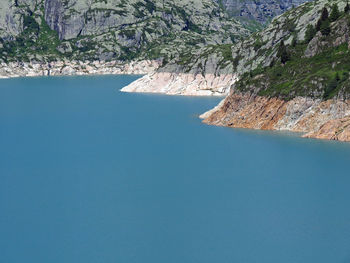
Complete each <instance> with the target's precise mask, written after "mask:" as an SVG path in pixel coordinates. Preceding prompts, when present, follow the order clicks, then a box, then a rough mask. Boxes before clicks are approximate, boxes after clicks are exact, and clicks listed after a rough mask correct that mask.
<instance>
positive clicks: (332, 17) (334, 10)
mask: <svg viewBox="0 0 350 263" xmlns="http://www.w3.org/2000/svg"><path fill="white" fill-rule="evenodd" d="M339 17H340V12H339V9H338V5H337V4H334V5H333V6H332V12H331V14H330V16H329V19H330V20H331V22H334V21H336V20H337V19H338V18H339Z"/></svg>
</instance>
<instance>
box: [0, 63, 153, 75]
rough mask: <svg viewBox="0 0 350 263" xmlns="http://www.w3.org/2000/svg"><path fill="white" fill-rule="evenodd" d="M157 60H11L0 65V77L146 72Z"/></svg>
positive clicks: (148, 71) (150, 69)
mask: <svg viewBox="0 0 350 263" xmlns="http://www.w3.org/2000/svg"><path fill="white" fill-rule="evenodd" d="M159 63H160V62H159V61H150V60H145V61H132V62H130V63H125V62H121V61H107V62H106V61H86V62H81V61H57V62H50V63H41V62H30V63H29V62H28V63H27V62H18V63H16V62H11V63H8V64H5V63H2V64H1V65H0V78H14V77H33V76H61V75H107V74H148V73H151V72H153V71H155V70H156V69H157V68H158V67H159Z"/></svg>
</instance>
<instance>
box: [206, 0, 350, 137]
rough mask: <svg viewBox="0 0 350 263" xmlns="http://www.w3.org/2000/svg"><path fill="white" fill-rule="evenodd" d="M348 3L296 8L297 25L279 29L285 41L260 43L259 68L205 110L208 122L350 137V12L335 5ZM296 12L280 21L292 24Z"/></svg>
mask: <svg viewBox="0 0 350 263" xmlns="http://www.w3.org/2000/svg"><path fill="white" fill-rule="evenodd" d="M345 5H346V1H341V0H339V1H327V0H320V1H316V2H315V3H310V4H307V5H304V6H302V7H300V8H298V9H297V10H293V11H291V13H294V14H296V13H298V14H299V16H297V17H296V20H294V23H295V24H294V26H293V27H290V28H291V29H293V30H289V31H290V33H289V34H287V33H286V32H287V31H288V30H287V31H286V30H282V31H279V32H280V33H281V34H277V36H278V39H279V41H276V42H275V44H274V46H273V48H272V50H271V51H270V52H269V53H266V52H265V48H264V46H266V44H264V45H262V46H261V47H259V48H257V49H256V52H257V53H254V54H258V55H256V56H259V54H260V56H261V57H263V58H264V59H263V60H262V59H256V61H257V63H255V64H254V66H251V67H250V68H253V67H254V70H253V71H250V72H249V71H246V73H244V74H243V75H241V77H240V80H239V81H237V82H236V83H235V84H234V85H233V86H232V88H231V92H230V94H229V95H228V97H227V98H226V99H225V100H224V101H222V103H221V104H220V105H219V106H218V107H216V108H215V109H214V110H212V111H210V112H208V113H206V114H204V115H203V118H205V122H206V123H209V124H214V125H223V126H229V127H240V128H254V129H277V130H291V131H298V132H304V133H307V134H306V135H305V136H306V137H316V138H322V139H334V140H344V141H349V140H350V100H349V99H350V84H349V83H350V13H349V12H347V13H344V12H334V11H331V10H336V9H337V8H336V6H337V7H338V8H339V9H340V10H344V7H345ZM322 9H323V10H322ZM348 9H349V8H348ZM324 10H327V11H324ZM321 13H322V15H321ZM328 13H330V15H329V16H328ZM324 14H327V15H326V16H325V15H324ZM290 15H291V14H288V13H287V14H285V15H283V16H282V17H280V18H278V19H276V20H275V21H274V22H273V25H274V27H275V28H289V26H288V25H289V24H290V20H289V19H290ZM321 17H322V19H321ZM310 18H313V19H311V20H310ZM278 21H283V22H282V23H278ZM305 21H312V23H310V24H309V23H306V24H305ZM318 21H319V22H318ZM300 24H305V26H304V27H300V26H299V25H300ZM306 25H309V26H306ZM310 25H314V26H313V27H311V26H310ZM271 29H272V28H271ZM271 32H273V30H271ZM275 32H276V30H275ZM266 33H267V32H266ZM257 36H259V34H258V35H257ZM260 36H261V35H260ZM275 39H276V38H275ZM252 58H256V57H255V56H252ZM247 62H248V64H249V65H252V63H249V61H247ZM247 62H245V63H247ZM259 62H260V63H259Z"/></svg>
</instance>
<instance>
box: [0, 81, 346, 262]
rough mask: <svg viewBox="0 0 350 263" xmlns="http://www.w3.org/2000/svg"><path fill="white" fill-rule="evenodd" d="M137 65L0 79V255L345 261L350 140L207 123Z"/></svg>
mask: <svg viewBox="0 0 350 263" xmlns="http://www.w3.org/2000/svg"><path fill="white" fill-rule="evenodd" d="M136 78H137V76H105V77H52V78H27V79H25V78H19V79H11V80H1V81H0V263H24V262H30V263H31V262H33V263H48V262H50V263H62V262H64V263H77V262H82V263H112V262H113V263H116V262H118V263H134V262H135V263H175V262H176V263H180V262H181V263H195V262H198V263H206V262H208V263H226V262H231V263H232V262H237V263H241V262H242V263H265V262H266V263H274V262H276V263H281V262H282V263H296V262H298V263H310V262H315V263H323V262H324V263H329V262H332V263H338V262H339V263H348V262H350V205H349V203H350V169H349V167H350V144H349V143H337V142H328V141H318V140H310V139H302V138H298V137H297V136H295V135H288V134H285V133H279V132H263V131H250V130H239V129H236V130H235V129H229V128H223V127H213V126H207V125H204V124H202V123H201V122H200V120H199V119H198V117H197V116H198V114H200V113H203V112H204V111H206V110H208V109H210V108H212V107H213V106H214V105H216V104H217V103H218V101H219V99H218V98H197V97H176V96H175V97H173V96H161V95H146V94H130V93H121V92H119V89H121V88H122V87H123V86H125V85H126V84H128V83H130V82H131V81H133V80H135V79H136Z"/></svg>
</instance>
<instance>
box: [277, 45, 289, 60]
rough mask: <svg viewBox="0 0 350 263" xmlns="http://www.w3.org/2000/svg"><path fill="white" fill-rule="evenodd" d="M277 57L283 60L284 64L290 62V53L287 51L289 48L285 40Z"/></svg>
mask: <svg viewBox="0 0 350 263" xmlns="http://www.w3.org/2000/svg"><path fill="white" fill-rule="evenodd" d="M277 56H278V57H279V58H280V59H281V63H282V64H286V62H287V61H289V60H290V55H289V52H288V50H287V47H286V46H285V45H284V41H283V40H282V41H281V43H280V46H279V48H278V52H277Z"/></svg>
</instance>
